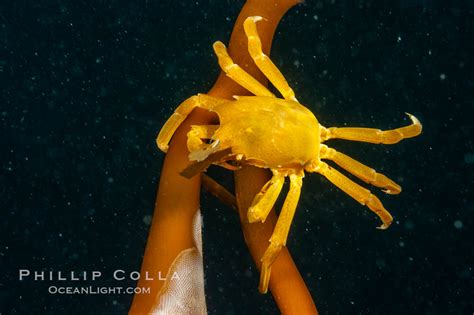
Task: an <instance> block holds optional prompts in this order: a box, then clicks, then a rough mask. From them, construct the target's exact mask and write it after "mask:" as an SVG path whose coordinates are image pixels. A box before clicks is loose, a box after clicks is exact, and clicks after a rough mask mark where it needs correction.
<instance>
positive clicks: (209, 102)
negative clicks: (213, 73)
mask: <svg viewBox="0 0 474 315" xmlns="http://www.w3.org/2000/svg"><path fill="white" fill-rule="evenodd" d="M226 102H228V100H224V99H220V98H216V97H211V96H208V95H206V94H198V95H194V96H191V97H190V98H188V99H187V100H185V101H184V102H182V103H181V105H179V106H178V108H176V110H175V111H174V113H173V115H171V117H170V118H168V120H167V121H166V123H165V125H164V126H163V128H161V130H160V133H159V134H158V137H157V138H156V144H157V145H158V147H159V148H160V150H161V151H163V152H166V151H168V144H169V142H170V140H171V137H172V136H173V134H174V133H175V131H176V129H178V127H179V126H180V125H181V123H182V122H183V121H184V120H185V119H186V117H188V115H189V114H190V113H191V112H192V111H193V109H194V108H195V107H201V108H204V109H212V108H213V107H215V106H216V105H219V104H222V103H226Z"/></svg>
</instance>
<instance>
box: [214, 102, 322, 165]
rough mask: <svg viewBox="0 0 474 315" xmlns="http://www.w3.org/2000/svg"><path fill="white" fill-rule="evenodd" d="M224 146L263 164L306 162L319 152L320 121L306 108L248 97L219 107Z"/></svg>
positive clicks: (315, 156) (219, 135)
mask: <svg viewBox="0 0 474 315" xmlns="http://www.w3.org/2000/svg"><path fill="white" fill-rule="evenodd" d="M213 111H215V112H216V113H217V114H218V116H219V119H220V127H219V129H218V130H217V131H216V133H215V135H214V137H213V138H214V139H219V141H220V143H221V145H222V146H223V147H231V148H232V151H233V152H234V153H235V154H243V155H244V157H245V159H246V160H248V161H252V162H253V164H255V165H257V166H260V167H269V168H282V167H283V168H284V167H295V166H298V165H301V166H303V165H305V164H306V163H307V162H309V161H310V160H313V159H315V158H318V155H319V124H318V121H317V120H316V117H314V115H313V114H312V113H311V111H309V110H308V109H307V108H306V107H304V106H302V105H301V104H299V103H297V102H293V101H287V100H283V99H277V98H271V97H260V96H249V97H240V98H239V99H238V100H237V101H234V102H229V103H225V104H222V105H219V106H217V107H216V108H214V110H213Z"/></svg>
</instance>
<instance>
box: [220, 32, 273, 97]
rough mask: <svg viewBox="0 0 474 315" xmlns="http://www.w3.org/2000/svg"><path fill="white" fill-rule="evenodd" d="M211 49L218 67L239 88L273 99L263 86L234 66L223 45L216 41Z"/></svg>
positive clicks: (237, 66) (271, 94)
mask: <svg viewBox="0 0 474 315" xmlns="http://www.w3.org/2000/svg"><path fill="white" fill-rule="evenodd" d="M212 47H213V48H214V52H215V54H216V56H217V59H218V62H219V66H220V67H221V69H222V71H224V72H225V74H226V75H227V76H228V77H229V78H231V79H232V80H234V81H235V82H237V83H238V84H239V85H240V86H242V87H244V88H245V89H246V90H248V91H249V92H251V93H253V94H254V95H258V96H269V97H275V95H273V93H272V92H270V91H269V90H268V89H267V88H266V87H265V86H264V85H263V84H261V83H260V82H258V81H257V80H256V79H255V78H254V77H252V76H251V75H250V74H248V73H247V72H245V70H244V69H242V68H241V67H240V66H239V65H237V64H235V63H234V61H233V60H232V58H230V56H229V54H228V53H227V48H226V47H225V45H224V44H223V43H222V42H220V41H217V42H215V43H214V44H213V45H212Z"/></svg>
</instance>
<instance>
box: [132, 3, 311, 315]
mask: <svg viewBox="0 0 474 315" xmlns="http://www.w3.org/2000/svg"><path fill="white" fill-rule="evenodd" d="M298 2H299V1H298V0H248V1H247V2H246V4H245V5H244V7H243V8H242V10H241V12H240V14H239V17H238V18H237V21H236V23H235V25H234V30H233V32H232V35H231V39H230V42H229V46H228V47H229V54H230V56H231V57H232V59H233V60H234V61H235V62H236V63H237V64H240V65H245V66H244V67H243V68H244V69H245V71H247V72H248V73H249V74H251V75H252V76H253V77H255V78H256V79H257V80H259V81H260V82H262V83H266V82H265V79H264V77H263V75H262V73H261V72H260V71H259V70H258V69H257V67H256V66H255V65H254V63H253V62H251V58H250V56H249V54H248V52H247V38H246V36H245V34H244V30H243V22H244V20H245V18H247V17H248V16H262V17H263V18H264V19H265V23H260V24H259V25H258V32H259V34H260V37H261V40H262V45H263V51H264V53H266V54H268V53H269V51H270V46H271V42H272V39H273V35H274V33H275V29H276V27H277V25H278V22H279V21H280V19H281V18H282V17H283V15H284V14H285V13H286V12H287V10H288V9H289V8H291V7H292V6H294V5H295V4H297V3H298ZM245 94H248V92H246V90H244V89H243V88H242V87H240V86H239V85H237V84H236V83H234V82H233V81H232V80H230V79H229V78H227V77H226V76H225V74H224V73H221V74H220V75H219V77H218V79H217V81H216V83H215V85H214V86H213V87H212V89H211V90H210V91H209V93H208V95H211V96H215V97H220V98H226V99H231V98H232V96H233V95H245ZM215 119H216V117H215V116H213V115H212V114H211V113H209V112H208V111H205V110H202V109H199V108H196V109H195V110H194V111H193V113H192V114H191V115H189V117H188V118H187V119H186V120H185V121H184V122H183V123H182V124H181V126H180V127H179V128H178V130H177V131H176V133H175V134H174V136H173V138H172V140H171V143H170V147H169V149H168V152H167V154H166V157H165V160H164V164H163V169H162V171H161V178H160V183H159V187H158V194H157V199H156V203H155V211H154V215H153V220H152V224H151V228H150V234H149V236H148V242H147V246H146V249H145V255H144V258H143V264H142V268H141V273H142V274H145V272H148V273H149V274H159V273H160V272H161V273H162V274H163V273H164V272H166V273H167V278H166V281H159V280H158V279H156V280H146V278H145V277H141V278H140V280H139V282H138V287H149V288H150V294H137V295H135V297H134V300H133V303H132V306H131V308H130V314H149V313H153V312H155V313H157V314H173V315H175V314H203V313H205V312H206V304H205V298H204V285H203V267H202V252H201V251H200V249H199V247H200V246H199V244H200V243H199V240H200V233H199V237H197V236H196V231H197V230H199V229H198V228H197V224H198V223H200V219H199V218H200V215H199V214H197V213H199V211H198V209H199V196H200V186H201V176H194V177H192V178H189V179H188V178H186V177H184V176H182V175H181V174H180V172H182V171H183V170H185V169H189V167H190V166H191V165H192V164H191V162H190V161H189V159H188V154H189V152H188V149H187V146H186V142H187V137H186V134H187V132H188V131H189V130H190V126H191V125H204V124H210V123H212V122H215ZM268 176H269V174H268V171H266V170H264V169H258V168H255V167H251V166H245V167H243V168H242V169H241V170H238V171H236V172H235V183H236V185H235V187H236V199H237V205H238V210H239V216H240V219H241V225H242V231H243V234H244V238H245V241H246V243H247V246H248V248H249V251H250V253H251V255H252V258H253V260H254V261H255V264H256V266H257V267H258V268H259V269H260V265H261V263H260V258H261V257H262V255H263V253H264V251H265V249H266V247H267V246H268V239H269V238H270V235H271V233H272V231H273V229H274V226H275V223H276V215H275V213H274V211H272V212H271V213H270V215H269V216H268V219H267V220H266V221H265V223H258V224H257V223H254V224H250V223H249V222H248V220H247V209H248V207H249V205H250V204H251V202H252V200H253V198H254V196H255V195H256V194H257V193H258V192H259V191H260V189H261V187H262V186H263V185H264V183H265V182H266V181H267V180H268ZM204 183H205V184H206V183H207V185H209V181H208V180H207V181H205V182H204ZM211 186H212V185H211ZM211 189H212V187H211ZM229 198H230V199H232V198H233V196H230V197H229ZM231 203H235V199H233V200H232V201H231ZM174 272H176V275H177V277H174V279H173V274H174ZM181 273H182V276H181ZM183 278H185V279H183ZM185 280H189V281H185ZM255 289H257V288H255ZM270 291H271V293H272V295H273V297H274V299H275V301H276V303H277V305H278V307H279V309H280V311H281V312H282V313H283V314H317V311H316V307H315V305H314V302H313V300H312V298H311V295H310V293H309V292H308V289H307V287H306V285H305V284H304V281H303V279H302V277H301V275H300V273H299V272H298V270H297V268H296V266H295V264H294V262H293V260H292V258H291V255H290V253H289V252H288V250H287V249H286V248H284V249H283V250H282V252H281V253H280V255H279V257H278V259H277V260H276V261H275V263H274V264H273V266H272V277H271V279H270ZM178 299H180V300H179V302H178V304H179V305H182V306H184V308H182V309H179V308H178V309H176V308H173V305H176V303H175V302H176V301H178ZM188 307H189V308H188ZM191 308H192V310H191Z"/></svg>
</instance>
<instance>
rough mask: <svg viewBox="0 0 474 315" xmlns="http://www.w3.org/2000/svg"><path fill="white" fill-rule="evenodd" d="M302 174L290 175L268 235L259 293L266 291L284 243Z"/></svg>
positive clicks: (292, 215)
mask: <svg viewBox="0 0 474 315" xmlns="http://www.w3.org/2000/svg"><path fill="white" fill-rule="evenodd" d="M303 176H304V175H303V174H291V175H290V190H289V191H288V195H287V196H286V199H285V203H284V204H283V208H282V209H281V212H280V216H279V217H278V221H277V224H276V226H275V230H274V231H273V234H272V236H271V237H270V246H268V248H267V250H266V251H265V254H263V257H262V270H261V271H260V285H259V290H260V292H261V293H266V292H267V290H268V283H269V281H270V274H271V266H272V264H273V263H274V262H275V260H276V259H277V257H278V254H279V253H280V251H281V249H282V247H283V246H285V245H286V240H287V238H288V232H289V231H290V226H291V222H292V220H293V217H294V215H295V211H296V206H297V204H298V200H299V199H300V193H301V185H302V179H303Z"/></svg>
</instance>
